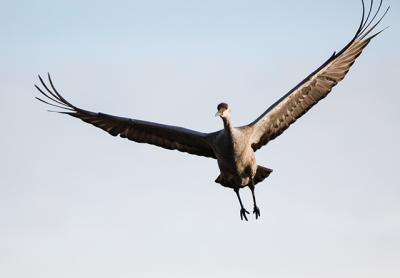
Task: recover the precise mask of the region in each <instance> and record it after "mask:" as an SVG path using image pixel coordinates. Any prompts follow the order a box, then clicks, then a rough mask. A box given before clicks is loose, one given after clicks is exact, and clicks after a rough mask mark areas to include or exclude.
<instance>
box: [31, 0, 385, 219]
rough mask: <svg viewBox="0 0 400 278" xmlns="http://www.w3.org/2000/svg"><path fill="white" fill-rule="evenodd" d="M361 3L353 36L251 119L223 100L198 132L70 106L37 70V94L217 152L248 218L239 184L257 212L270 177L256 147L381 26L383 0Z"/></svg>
mask: <svg viewBox="0 0 400 278" xmlns="http://www.w3.org/2000/svg"><path fill="white" fill-rule="evenodd" d="M362 4H363V16H362V20H361V23H360V26H359V28H358V30H357V32H356V34H355V36H354V37H353V39H352V40H351V41H350V42H349V43H348V44H347V45H346V46H345V47H344V48H343V49H342V50H340V51H339V52H338V53H334V54H333V55H332V56H331V57H330V58H329V59H328V60H326V61H325V62H324V63H323V64H322V65H321V66H320V67H319V68H317V69H316V70H315V71H313V72H312V73H311V74H310V75H308V76H307V77H306V78H305V79H304V80H303V81H301V82H300V83H299V84H298V85H297V86H295V87H294V88H293V89H292V90H290V91H289V92H288V93H287V94H285V95H284V96H283V97H281V98H280V99H279V100H278V101H277V102H275V103H274V104H273V105H271V106H270V107H269V108H268V109H267V110H266V111H265V112H264V113H262V114H261V115H260V116H259V117H258V118H257V119H256V120H255V121H253V122H252V123H250V124H248V125H246V126H241V127H233V124H232V122H231V110H230V107H229V106H228V105H227V104H226V103H220V104H219V105H218V107H217V110H218V112H217V114H216V116H219V117H220V118H221V119H222V120H223V125H224V128H223V129H222V130H219V131H217V132H212V133H202V132H198V131H194V130H190V129H185V128H182V127H176V126H169V125H163V124H158V123H152V122H147V121H142V120H137V119H130V118H123V117H117V116H112V115H108V114H104V113H96V112H91V111H88V110H84V109H81V108H78V107H76V106H74V105H73V104H71V103H70V102H68V101H67V100H66V99H65V98H64V97H63V96H61V95H60V94H59V93H58V92H57V90H56V89H55V87H54V85H53V82H52V80H51V78H50V75H49V76H48V78H49V83H50V85H51V87H50V88H49V86H47V85H46V83H45V82H44V81H43V79H42V78H41V77H40V76H39V79H40V82H41V83H42V86H43V88H44V90H43V89H42V88H40V87H39V86H36V85H35V86H36V88H37V89H38V90H39V91H40V93H41V94H42V95H43V96H45V97H46V98H47V100H43V99H40V98H37V99H38V100H40V101H42V102H44V103H47V104H49V105H52V106H55V107H58V108H61V109H63V111H60V113H63V114H68V115H70V116H73V117H76V118H79V119H81V120H83V121H85V122H87V123H90V124H92V125H94V126H96V127H98V128H101V129H103V130H104V131H106V132H108V133H109V134H111V135H113V136H120V137H122V138H128V139H129V140H132V141H135V142H139V143H148V144H152V145H156V146H159V147H162V148H165V149H170V150H179V151H182V152H186V153H189V154H194V155H200V156H205V157H210V158H215V159H216V160H217V162H218V166H219V169H220V175H219V176H218V177H217V179H216V180H215V182H217V183H220V184H221V185H223V186H225V187H229V188H233V189H234V191H235V192H236V194H237V197H238V199H239V202H240V206H241V210H240V216H241V218H242V219H243V218H244V219H246V220H247V216H246V214H247V213H248V212H247V210H246V209H245V208H244V206H243V204H242V201H241V199H240V195H239V189H240V188H243V187H247V186H248V187H249V188H250V190H251V192H252V196H253V203H254V210H253V213H254V214H255V215H256V218H258V217H259V216H260V211H259V209H258V207H257V205H256V199H255V195H254V186H255V185H256V184H257V183H259V182H261V181H263V180H264V179H265V178H266V177H268V176H269V175H270V173H271V172H272V170H271V169H269V168H266V167H263V166H259V165H257V162H256V155H255V152H256V151H257V150H258V149H260V148H261V147H262V146H264V145H266V144H267V143H268V142H269V141H271V140H273V139H275V138H276V137H277V136H279V135H280V134H282V133H283V132H284V131H285V130H286V129H287V128H288V127H289V126H290V125H291V124H293V123H294V122H295V121H296V120H297V119H299V118H300V117H301V116H302V115H303V114H304V113H306V112H307V111H308V110H309V109H310V108H311V107H313V106H314V105H315V104H316V103H318V102H319V101H320V100H322V99H323V98H325V97H326V96H327V95H328V94H329V93H330V91H331V89H332V88H333V87H334V86H335V85H336V84H337V83H338V82H339V81H341V80H342V79H343V78H344V77H345V75H346V74H347V72H348V71H349V69H350V67H351V66H352V65H353V63H354V61H355V60H356V58H357V57H358V56H359V55H360V54H361V52H362V50H363V49H364V48H365V47H366V46H367V45H368V43H369V42H370V41H371V40H372V38H374V37H375V36H376V35H378V34H379V33H380V32H381V31H380V32H377V33H375V34H374V35H371V36H369V37H368V35H369V34H370V32H371V31H372V30H374V29H375V27H376V26H377V25H378V24H379V22H380V21H381V20H382V19H383V17H384V16H385V15H386V13H387V11H388V9H389V8H388V9H387V10H386V11H385V12H384V14H383V15H382V16H381V17H380V18H379V20H377V22H375V23H374V20H375V18H376V16H377V15H378V13H379V11H380V9H381V6H382V0H381V1H380V3H379V7H378V9H377V11H376V12H375V13H374V15H372V14H371V12H372V8H373V1H372V0H371V5H370V9H369V11H368V14H367V16H366V17H365V5H364V2H362ZM370 18H372V19H370ZM373 23H374V24H373ZM371 24H372V26H371ZM49 101H50V102H49Z"/></svg>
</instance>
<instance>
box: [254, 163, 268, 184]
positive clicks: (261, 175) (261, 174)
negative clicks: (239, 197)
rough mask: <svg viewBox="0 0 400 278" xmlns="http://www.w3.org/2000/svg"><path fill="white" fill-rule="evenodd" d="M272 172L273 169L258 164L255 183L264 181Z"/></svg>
mask: <svg viewBox="0 0 400 278" xmlns="http://www.w3.org/2000/svg"><path fill="white" fill-rule="evenodd" d="M271 173H272V169H269V168H266V167H263V166H260V165H257V172H256V175H255V176H254V184H257V183H259V182H262V181H263V180H264V179H266V178H267V177H268V176H269V175H270V174H271Z"/></svg>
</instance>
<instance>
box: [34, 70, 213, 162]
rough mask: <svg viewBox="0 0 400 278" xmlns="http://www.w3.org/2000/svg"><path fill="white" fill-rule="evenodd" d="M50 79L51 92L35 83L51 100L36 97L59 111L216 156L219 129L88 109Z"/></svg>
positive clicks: (142, 139) (139, 138)
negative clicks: (201, 129)
mask: <svg viewBox="0 0 400 278" xmlns="http://www.w3.org/2000/svg"><path fill="white" fill-rule="evenodd" d="M48 79H49V82H50V86H51V88H52V90H50V89H49V87H48V86H46V84H45V82H44V81H43V79H42V78H41V77H40V76H39V80H40V82H41V83H42V86H43V87H44V89H45V90H46V91H47V93H46V92H45V90H42V89H41V88H40V87H39V86H37V85H35V87H36V88H37V89H38V90H39V92H40V93H41V94H42V95H44V96H45V97H46V98H47V99H48V100H47V101H46V100H43V99H41V98H39V97H36V99H38V100H40V101H41V102H44V103H46V104H48V105H51V106H53V107H56V108H61V109H63V111H57V112H59V113H63V114H67V115H70V116H72V117H75V118H78V119H81V120H82V121H84V122H86V123H89V124H91V125H94V126H95V127H98V128H100V129H102V130H104V131H106V132H107V133H109V134H111V135H112V136H118V135H119V136H120V137H122V138H127V139H129V140H132V141H135V142H138V143H147V144H152V145H156V146H158V147H162V148H165V149H169V150H178V151H181V152H187V153H190V154H194V155H200V156H205V157H211V158H215V154H214V151H213V149H212V142H213V140H212V138H213V136H214V134H215V133H202V132H197V131H194V130H190V129H186V128H182V127H177V126H169V125H163V124H158V123H153V122H147V121H141V120H136V119H130V118H124V117H117V116H113V115H109V114H104V113H96V112H91V111H87V110H84V109H81V108H78V107H76V106H74V105H72V104H71V103H69V102H68V101H67V100H65V98H64V97H62V96H61V95H60V94H59V93H58V91H57V90H56V89H55V87H54V84H53V82H52V80H51V78H50V75H48ZM49 101H52V102H54V103H52V102H49Z"/></svg>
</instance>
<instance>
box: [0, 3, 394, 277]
mask: <svg viewBox="0 0 400 278" xmlns="http://www.w3.org/2000/svg"><path fill="white" fill-rule="evenodd" d="M360 2H361V1H359V0H351V1H349V0H346V1H345V0H340V1H339V0H338V1H311V0H302V1H295V0H280V1H261V0H254V1H232V0H231V1H226V0H221V1H209V0H204V1H188V0H185V1H183V0H181V1H178V0H172V1H159V0H150V1H119V0H115V1H71V0H70V1H34V0H31V1H1V5H0V35H1V43H0V58H1V59H0V63H1V67H0V84H1V87H0V114H1V119H2V131H1V136H0V151H1V158H0V173H1V175H0V277H4V278H25V277H30V278H36V277H37V278H39V277H40V278H53V277H60V278H62V277H65V278H67V277H68V278H69V277H74V278H86V277H96V278H102V277H104V278H105V277H121V278H124V277H143V278H153V277H154V278H155V277H174V278H180V277H195V278H196V277H207V278H213V277H218V278H224V277H229V278H236V277H241V278H242V277H252V278H258V277H260V278H261V277H276V278H292V277H296V278H298V277H307V278H320V277H343V278H347V277H349V278H350V277H351V278H355V277H360V278H361V277H362V278H369V277H371V278H372V277H385V278H394V277H400V264H399V261H400V201H399V200H400V178H399V165H400V164H399V155H400V148H399V145H398V144H399V142H400V128H399V118H400V110H399V106H398V103H399V102H400V96H399V90H398V86H397V81H398V79H399V73H400V72H399V67H398V65H399V63H400V55H399V49H400V37H399V30H398V28H399V23H400V13H399V7H398V4H399V3H398V1H397V0H396V1H395V0H385V4H390V5H391V6H392V9H391V11H390V12H389V14H388V16H387V18H386V19H385V20H384V22H383V23H382V25H381V26H382V27H385V26H387V25H390V26H391V28H389V29H388V30H387V31H385V32H384V33H383V34H382V35H380V36H379V37H377V38H376V39H375V40H374V41H373V42H372V43H371V44H370V45H369V46H368V48H367V49H366V50H365V51H364V53H363V54H362V55H361V56H360V58H359V59H358V60H357V62H356V64H355V65H354V66H353V67H352V69H351V71H350V73H349V75H348V76H347V77H346V79H345V80H344V81H343V82H342V83H340V84H339V85H338V86H337V87H335V88H334V90H333V93H332V94H331V95H330V96H329V97H328V98H326V99H325V100H323V101H322V102H321V103H319V104H318V105H317V106H316V107H314V108H313V109H312V110H311V111H310V112H308V113H307V114H306V115H305V116H303V117H302V118H301V119H300V121H299V122H296V124H294V125H293V126H291V127H290V129H289V130H288V131H286V132H285V133H284V134H283V135H282V136H280V137H279V138H278V139H276V140H275V141H273V142H271V143H270V144H268V145H267V146H266V147H264V148H263V149H262V150H260V151H258V152H257V158H258V163H259V164H260V165H264V166H266V167H269V168H272V169H274V172H273V174H272V175H271V176H270V177H269V178H268V179H267V180H266V181H264V182H263V183H262V184H261V185H259V186H258V187H257V189H256V194H257V198H258V203H259V206H260V209H261V218H260V219H259V220H258V221H256V220H255V219H254V217H253V216H251V217H250V219H249V222H247V223H246V222H243V221H240V217H239V204H238V202H237V199H236V196H235V194H234V192H233V191H232V190H229V189H226V188H223V187H221V186H219V185H217V184H216V183H214V179H215V178H216V177H217V175H218V174H219V171H218V167H217V164H216V161H214V160H212V159H207V158H201V157H196V156H190V155H187V154H184V153H179V152H177V151H167V150H163V149H160V148H156V147H153V146H150V145H144V144H137V143H134V142H130V141H127V140H123V139H120V138H113V137H112V136H109V135H107V134H106V133H104V132H103V131H101V130H99V129H96V128H94V127H92V126H89V125H87V124H85V123H83V122H81V121H78V120H76V119H73V118H71V117H67V116H64V115H57V114H52V113H47V112H46V109H47V107H46V106H45V105H43V104H41V103H39V102H37V101H35V100H34V96H38V93H37V92H36V91H35V89H34V88H33V84H34V83H37V82H38V80H37V74H43V75H45V74H46V73H47V72H48V71H49V72H51V73H52V75H53V78H54V82H55V85H56V86H57V87H58V89H59V91H60V92H61V93H63V94H64V96H65V97H67V98H68V99H69V100H70V101H71V102H73V103H74V104H76V105H77V106H80V107H82V108H86V109H89V110H93V111H102V112H105V113H111V114H116V115H120V116H129V117H133V118H138V119H144V120H150V121H155V122H161V123H165V124H171V125H179V126H184V127H187V128H191V129H195V130H200V131H210V132H211V131H215V130H217V129H220V128H222V122H221V120H220V119H218V118H215V117H214V114H215V112H216V106H217V104H218V103H219V102H221V101H225V102H228V103H229V104H230V106H231V108H232V113H233V121H234V123H236V124H237V125H243V124H247V123H249V122H251V121H253V120H254V119H255V118H256V117H257V116H258V115H259V114H261V113H262V112H263V111H264V110H265V109H266V108H267V107H268V106H269V105H270V104H272V103H273V102H274V101H276V100H277V99H278V98H279V97H280V96H281V95H283V94H284V93H286V92H287V91H288V90H289V89H291V88H292V87H293V86H294V85H295V84H296V83H298V82H299V81H300V80H302V79H303V78H304V77H305V76H306V75H308V74H309V73H310V72H311V71H312V70H314V69H315V68H316V67H317V66H319V65H320V64H321V63H322V62H323V61H324V60H325V59H326V58H327V57H329V56H330V55H331V54H332V52H333V51H335V50H338V49H340V48H341V47H342V46H344V45H345V43H347V42H348V40H349V39H350V38H351V37H352V36H353V34H354V32H355V30H356V29H357V27H358V24H359V20H360V17H361V3H360ZM242 196H243V200H244V203H245V206H246V207H247V208H248V210H251V209H252V204H251V195H250V191H249V190H247V189H246V190H243V192H242Z"/></svg>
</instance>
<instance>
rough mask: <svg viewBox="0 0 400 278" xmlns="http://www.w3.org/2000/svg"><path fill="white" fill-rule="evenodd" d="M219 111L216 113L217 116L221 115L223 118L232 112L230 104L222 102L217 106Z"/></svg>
mask: <svg viewBox="0 0 400 278" xmlns="http://www.w3.org/2000/svg"><path fill="white" fill-rule="evenodd" d="M217 110H218V112H217V113H216V114H215V117H217V116H220V117H221V118H223V119H224V118H228V117H229V116H230V114H231V109H230V108H229V106H228V104H227V103H225V102H222V103H220V104H218V106H217Z"/></svg>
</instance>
